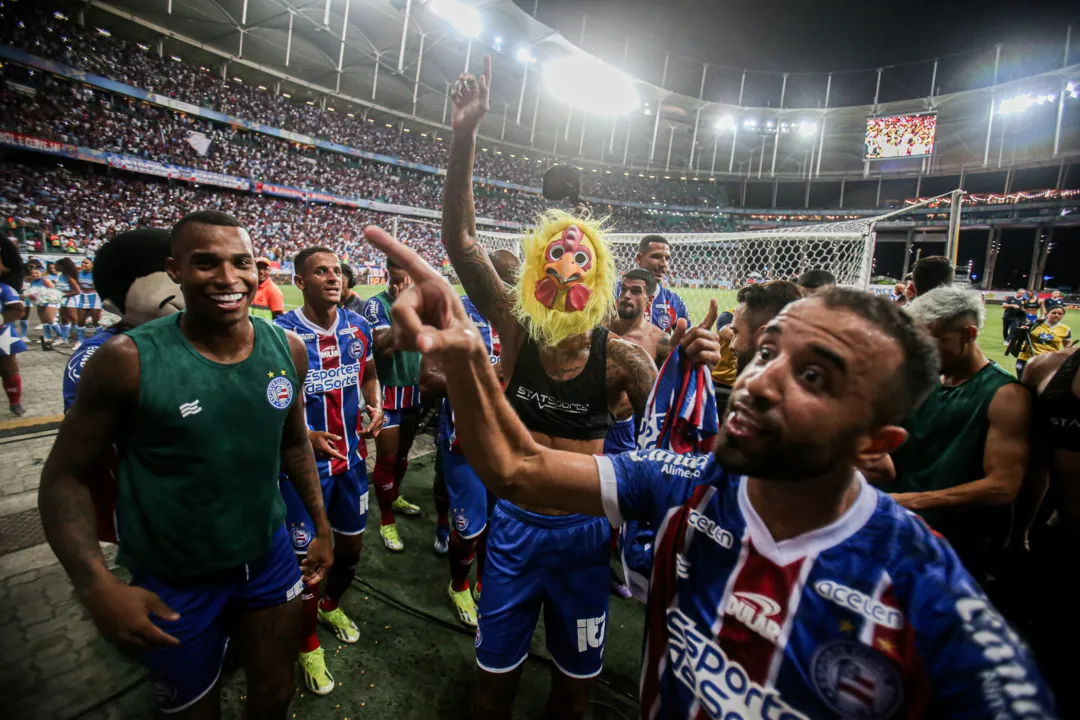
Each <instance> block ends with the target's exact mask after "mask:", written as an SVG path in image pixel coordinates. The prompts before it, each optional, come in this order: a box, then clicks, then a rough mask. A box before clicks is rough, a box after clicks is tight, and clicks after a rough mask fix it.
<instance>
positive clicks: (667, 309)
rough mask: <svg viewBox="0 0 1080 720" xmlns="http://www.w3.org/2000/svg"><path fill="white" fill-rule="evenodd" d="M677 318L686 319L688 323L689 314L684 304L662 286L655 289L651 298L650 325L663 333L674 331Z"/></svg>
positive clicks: (679, 298) (676, 294)
mask: <svg viewBox="0 0 1080 720" xmlns="http://www.w3.org/2000/svg"><path fill="white" fill-rule="evenodd" d="M679 318H686V322H687V324H689V323H690V313H689V312H688V311H687V310H686V303H684V302H683V300H682V298H681V297H679V295H678V293H676V292H675V291H674V290H668V289H667V288H666V287H664V286H663V285H661V286H660V287H658V288H656V295H654V296H653V301H652V308H651V309H650V312H649V320H651V321H652V324H653V325H655V326H656V327H658V328H660V329H661V330H664V331H665V332H671V331H672V330H674V329H675V323H676V322H678V320H679Z"/></svg>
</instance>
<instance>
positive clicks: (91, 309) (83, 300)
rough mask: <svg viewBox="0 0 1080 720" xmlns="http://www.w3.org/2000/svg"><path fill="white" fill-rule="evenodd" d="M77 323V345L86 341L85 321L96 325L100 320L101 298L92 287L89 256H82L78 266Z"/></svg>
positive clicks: (92, 266)
mask: <svg viewBox="0 0 1080 720" xmlns="http://www.w3.org/2000/svg"><path fill="white" fill-rule="evenodd" d="M77 318H78V325H77V326H76V327H75V337H76V339H77V340H78V342H76V344H75V346H76V347H78V346H79V345H81V344H82V343H84V342H86V323H87V321H89V322H90V324H91V325H97V323H99V322H101V298H99V297H98V294H97V290H95V289H94V261H93V260H92V259H90V258H89V257H85V258H83V261H82V265H81V266H80V267H79V311H78V315H77Z"/></svg>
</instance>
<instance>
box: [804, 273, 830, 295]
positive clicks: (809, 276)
mask: <svg viewBox="0 0 1080 720" xmlns="http://www.w3.org/2000/svg"><path fill="white" fill-rule="evenodd" d="M798 285H799V287H801V288H802V289H803V294H804V295H817V294H818V293H820V292H827V291H829V290H831V289H833V288H834V287H836V276H835V275H833V274H832V273H831V272H829V271H828V270H807V271H806V272H804V273H803V274H802V275H800V276H799V282H798Z"/></svg>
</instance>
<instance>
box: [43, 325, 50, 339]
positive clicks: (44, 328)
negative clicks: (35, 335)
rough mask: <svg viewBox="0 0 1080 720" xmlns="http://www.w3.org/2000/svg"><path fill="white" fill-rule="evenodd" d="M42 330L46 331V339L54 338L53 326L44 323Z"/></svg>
mask: <svg viewBox="0 0 1080 720" xmlns="http://www.w3.org/2000/svg"><path fill="white" fill-rule="evenodd" d="M41 331H42V332H44V333H45V339H46V340H52V326H51V325H42V326H41Z"/></svg>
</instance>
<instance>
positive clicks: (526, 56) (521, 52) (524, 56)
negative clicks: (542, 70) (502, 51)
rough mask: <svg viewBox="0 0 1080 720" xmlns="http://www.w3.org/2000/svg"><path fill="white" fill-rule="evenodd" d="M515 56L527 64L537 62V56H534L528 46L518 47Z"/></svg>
mask: <svg viewBox="0 0 1080 720" xmlns="http://www.w3.org/2000/svg"><path fill="white" fill-rule="evenodd" d="M514 58H515V59H516V60H517V61H518V62H522V63H525V64H526V65H532V64H533V63H534V62H536V58H534V57H533V54H532V53H531V52H530V51H529V48H527V47H519V48H518V49H517V52H516V53H514Z"/></svg>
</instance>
